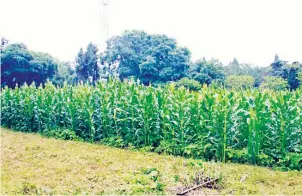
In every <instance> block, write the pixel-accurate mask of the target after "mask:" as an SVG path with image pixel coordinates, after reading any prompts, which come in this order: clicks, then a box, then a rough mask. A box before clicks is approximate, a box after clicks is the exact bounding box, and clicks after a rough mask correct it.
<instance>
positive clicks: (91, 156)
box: [1, 128, 302, 195]
mask: <svg viewBox="0 0 302 196" xmlns="http://www.w3.org/2000/svg"><path fill="white" fill-rule="evenodd" d="M215 170H216V171H218V172H219V175H220V176H221V181H220V186H221V188H220V189H218V190H211V189H206V188H204V189H203V190H202V193H208V194H285V195H301V194H302V185H301V184H302V183H301V182H302V172H298V171H290V172H279V171H272V170H270V169H268V168H261V167H255V166H249V165H240V164H218V163H206V162H201V161H199V160H193V159H184V158H180V157H173V156H167V155H158V154H154V153H144V152H137V151H131V150H122V149H116V148H111V147H107V146H103V145H97V144H90V143H84V142H74V141H64V140H56V139H48V138H43V137H41V136H40V135H37V134H25V133H20V132H13V131H11V130H8V129H4V128H2V130H1V194H175V191H173V190H175V187H179V186H185V185H186V184H190V183H192V180H193V179H194V176H195V174H196V172H202V171H203V172H205V173H207V172H209V171H210V174H211V175H214V171H215ZM199 191H200V190H199ZM199 193H200V192H199Z"/></svg>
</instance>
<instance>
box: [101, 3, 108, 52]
mask: <svg viewBox="0 0 302 196" xmlns="http://www.w3.org/2000/svg"><path fill="white" fill-rule="evenodd" d="M99 2H100V4H101V33H102V36H103V41H102V43H101V47H104V48H102V49H104V50H105V47H106V41H107V40H108V37H109V28H108V26H109V22H108V4H109V0H99Z"/></svg>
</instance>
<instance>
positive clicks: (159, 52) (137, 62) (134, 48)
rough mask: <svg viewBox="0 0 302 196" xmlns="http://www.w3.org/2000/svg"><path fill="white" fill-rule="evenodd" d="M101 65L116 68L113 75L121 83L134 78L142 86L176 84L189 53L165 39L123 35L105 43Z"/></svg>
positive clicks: (162, 36) (182, 73) (173, 41)
mask: <svg viewBox="0 0 302 196" xmlns="http://www.w3.org/2000/svg"><path fill="white" fill-rule="evenodd" d="M101 61H102V62H103V64H106V63H107V64H108V66H109V67H113V66H115V65H116V64H118V69H117V73H118V75H119V77H120V79H122V80H124V79H125V78H128V77H131V76H134V77H136V78H138V79H139V80H140V81H142V82H143V83H144V84H149V83H153V82H167V81H176V80H179V79H181V78H182V77H184V76H185V72H186V71H187V69H188V67H189V65H190V51H189V50H188V49H187V48H182V47H179V46H177V42H176V40H175V39H172V38H169V37H167V36H166V35H151V34H147V33H145V32H143V31H126V32H125V33H123V35H122V36H116V37H113V38H111V39H109V40H108V42H107V50H106V51H105V53H104V54H103V55H102V57H101Z"/></svg>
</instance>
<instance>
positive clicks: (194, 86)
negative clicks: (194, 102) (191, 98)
mask: <svg viewBox="0 0 302 196" xmlns="http://www.w3.org/2000/svg"><path fill="white" fill-rule="evenodd" d="M175 84H176V85H175V87H176V88H179V87H181V86H183V87H185V88H186V89H189V90H191V91H199V90H201V87H202V86H201V84H200V83H199V82H198V81H196V80H192V79H189V78H182V79H180V80H179V81H177V82H176V83H175Z"/></svg>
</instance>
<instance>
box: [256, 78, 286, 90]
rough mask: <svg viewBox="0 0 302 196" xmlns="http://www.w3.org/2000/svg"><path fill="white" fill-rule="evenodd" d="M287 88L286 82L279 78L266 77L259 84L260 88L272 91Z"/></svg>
mask: <svg viewBox="0 0 302 196" xmlns="http://www.w3.org/2000/svg"><path fill="white" fill-rule="evenodd" d="M287 87H288V84H287V81H286V80H284V79H283V78H281V77H274V76H267V77H265V78H264V81H263V82H262V83H261V85H260V88H268V89H274V90H285V89H286V88H287Z"/></svg>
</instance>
